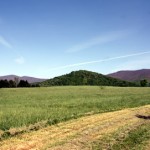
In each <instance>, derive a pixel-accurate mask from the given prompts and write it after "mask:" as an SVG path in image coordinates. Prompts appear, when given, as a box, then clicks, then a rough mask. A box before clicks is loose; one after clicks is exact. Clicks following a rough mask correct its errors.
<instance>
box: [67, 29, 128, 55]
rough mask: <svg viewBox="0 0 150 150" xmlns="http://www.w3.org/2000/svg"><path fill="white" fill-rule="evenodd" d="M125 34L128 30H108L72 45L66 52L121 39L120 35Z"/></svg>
mask: <svg viewBox="0 0 150 150" xmlns="http://www.w3.org/2000/svg"><path fill="white" fill-rule="evenodd" d="M127 34H129V32H128V31H116V32H110V33H107V34H105V35H101V36H98V37H95V38H93V39H91V40H89V41H86V42H84V43H80V44H77V45H74V46H73V47H71V48H69V49H68V50H66V52H69V53H72V52H78V51H81V50H84V49H87V48H90V47H92V46H95V45H100V44H104V43H109V42H112V41H116V40H118V39H121V38H122V37H124V36H126V35H127Z"/></svg>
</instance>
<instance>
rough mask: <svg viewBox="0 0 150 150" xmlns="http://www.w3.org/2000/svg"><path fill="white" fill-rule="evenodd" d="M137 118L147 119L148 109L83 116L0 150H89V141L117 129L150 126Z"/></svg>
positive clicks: (12, 140)
mask: <svg viewBox="0 0 150 150" xmlns="http://www.w3.org/2000/svg"><path fill="white" fill-rule="evenodd" d="M137 114H139V115H144V116H145V115H150V105H146V106H142V107H138V108H132V109H124V110H120V111H115V112H108V113H103V114H95V115H90V116H85V117H82V118H79V119H74V120H71V121H67V122H63V123H59V124H57V125H53V126H49V127H46V128H43V129H40V130H38V131H33V132H30V133H24V134H22V135H18V136H16V137H12V138H9V139H6V140H3V141H1V142H0V150H44V149H46V150H91V149H92V144H91V143H92V142H93V141H95V140H97V139H101V138H103V137H104V136H105V137H106V135H108V136H109V135H110V134H111V133H113V132H117V131H118V130H120V129H121V128H127V130H129V129H130V128H134V127H135V126H138V125H140V124H143V123H145V122H146V123H150V120H148V119H147V120H145V119H142V118H138V117H136V115H137ZM125 133H126V132H125ZM147 147H149V146H148V145H147ZM106 149H107V148H106Z"/></svg>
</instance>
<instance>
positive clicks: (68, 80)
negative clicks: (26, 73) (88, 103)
mask: <svg viewBox="0 0 150 150" xmlns="http://www.w3.org/2000/svg"><path fill="white" fill-rule="evenodd" d="M58 85H59V86H60V85H106V86H135V84H134V83H131V82H127V81H122V80H118V79H115V78H112V77H108V76H105V75H102V74H98V73H95V72H91V71H86V70H79V71H73V72H71V73H69V74H66V75H62V76H59V77H55V78H53V79H49V80H46V81H44V82H42V83H40V86H58Z"/></svg>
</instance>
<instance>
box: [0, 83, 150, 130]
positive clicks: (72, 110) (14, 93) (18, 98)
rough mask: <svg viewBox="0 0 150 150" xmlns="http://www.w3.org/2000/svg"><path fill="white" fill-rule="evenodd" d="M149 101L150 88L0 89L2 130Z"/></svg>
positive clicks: (133, 105)
mask: <svg viewBox="0 0 150 150" xmlns="http://www.w3.org/2000/svg"><path fill="white" fill-rule="evenodd" d="M146 104H150V89H149V88H120V87H98V86H74V87H73V86H66V87H48V88H14V89H0V129H1V130H8V129H10V128H12V127H21V126H28V125H30V124H34V123H36V122H40V121H43V120H48V121H49V122H50V123H57V122H61V121H66V120H69V119H72V118H77V117H80V116H83V115H85V114H86V113H89V112H92V113H102V112H108V111H115V110H120V109H123V108H129V107H137V106H142V105H146Z"/></svg>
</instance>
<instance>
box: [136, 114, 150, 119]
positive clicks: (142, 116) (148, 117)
mask: <svg viewBox="0 0 150 150" xmlns="http://www.w3.org/2000/svg"><path fill="white" fill-rule="evenodd" d="M136 117H137V118H141V119H145V120H150V116H144V115H139V114H137V115H136Z"/></svg>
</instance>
